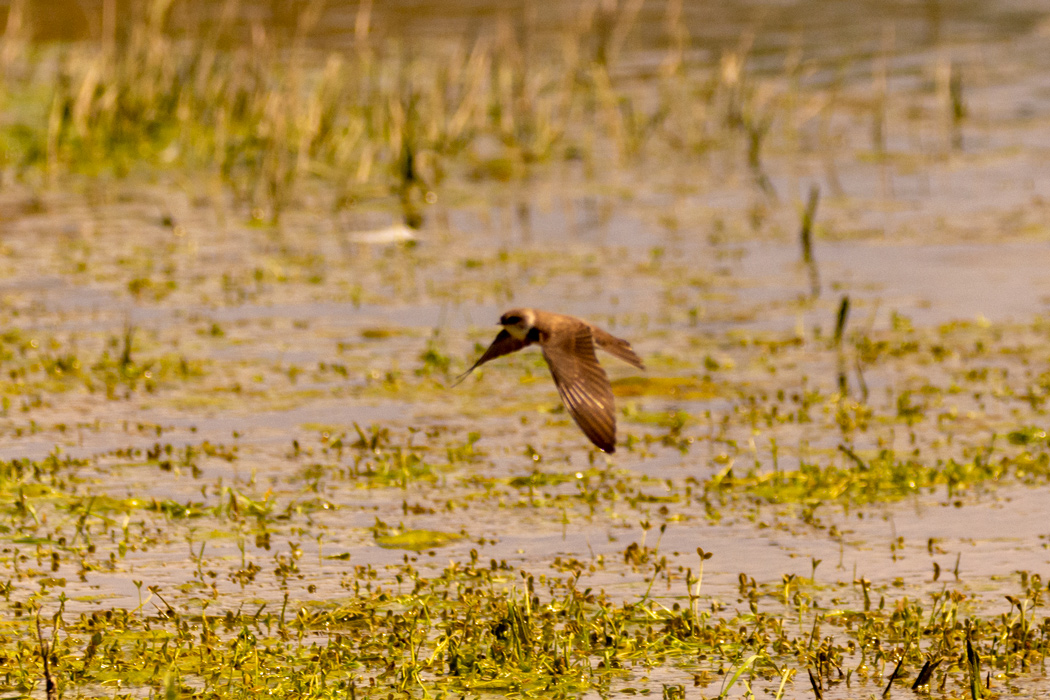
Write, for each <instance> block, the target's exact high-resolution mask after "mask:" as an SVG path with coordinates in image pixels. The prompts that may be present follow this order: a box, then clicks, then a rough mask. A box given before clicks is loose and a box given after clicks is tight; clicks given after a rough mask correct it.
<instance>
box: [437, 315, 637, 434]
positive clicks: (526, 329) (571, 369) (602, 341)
mask: <svg viewBox="0 0 1050 700" xmlns="http://www.w3.org/2000/svg"><path fill="white" fill-rule="evenodd" d="M499 325H501V326H503V330H501V331H500V332H499V334H498V335H496V339H495V340H493V341H492V345H490V346H489V349H488V350H486V351H485V353H484V354H483V355H482V356H481V357H480V358H479V359H478V361H477V362H475V363H474V365H473V366H472V367H471V368H470V369H468V370H467V371H466V372H464V373H463V374H462V375H461V376H460V377H459V378H458V379H457V380H456V384H459V383H460V382H461V381H463V380H464V379H466V377H467V375H468V374H470V373H471V372H473V371H474V370H475V369H476V368H478V367H479V366H481V365H483V364H485V363H486V362H488V361H489V360H494V359H496V358H497V357H502V356H503V355H509V354H510V353H512V352H514V351H516V350H521V349H522V348H524V347H527V346H529V345H533V344H535V343H539V346H540V349H541V350H543V359H545V360H546V361H547V366H548V367H550V370H551V375H552V376H553V377H554V386H556V387H558V393H559V394H561V400H562V401H563V402H564V403H565V407H566V408H567V409H569V413H570V414H571V415H572V418H573V420H575V421H576V425H578V426H580V429H581V430H582V431H583V434H584V435H586V436H587V437H588V438H590V440H591V442H593V443H594V444H595V445H596V446H597V447H598V449H600V450H602V451H603V452H609V453H612V452H615V451H616V407H615V406H614V405H613V393H612V386H611V385H610V384H609V378H608V377H607V376H605V370H603V369H602V366H601V365H599V364H598V358H597V357H596V356H595V354H594V348H595V346H597V347H599V348H601V349H602V350H604V351H605V352H607V353H609V354H610V355H615V356H616V357H618V358H620V359H621V360H623V361H624V362H627V363H629V364H631V365H634V366H635V367H637V368H638V369H645V365H643V364H642V361H641V359H639V357H638V355H636V354H635V353H634V350H632V349H631V344H630V343H628V342H627V341H626V340H621V339H620V338H617V337H615V336H613V335H610V334H609V333H606V332H605V331H603V330H602V329H601V328H598V327H596V326H592V325H591V324H589V323H587V322H586V321H583V320H581V319H578V318H575V317H574V316H565V315H563V314H556V313H551V312H550V311H540V310H538V309H511V310H510V311H508V312H507V313H505V314H503V316H501V317H500V320H499ZM453 386H455V385H453Z"/></svg>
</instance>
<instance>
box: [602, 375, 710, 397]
mask: <svg viewBox="0 0 1050 700" xmlns="http://www.w3.org/2000/svg"><path fill="white" fill-rule="evenodd" d="M612 387H613V393H614V394H615V395H616V396H619V397H623V398H633V397H640V396H652V397H666V398H671V399H680V400H683V401H689V400H693V401H697V400H705V399H713V398H716V397H724V396H726V395H727V390H726V388H725V387H723V386H720V385H718V384H716V383H715V382H714V381H712V380H711V379H710V378H709V377H702V378H700V377H649V376H645V377H626V378H623V379H615V380H613V381H612Z"/></svg>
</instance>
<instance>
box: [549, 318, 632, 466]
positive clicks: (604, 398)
mask: <svg viewBox="0 0 1050 700" xmlns="http://www.w3.org/2000/svg"><path fill="white" fill-rule="evenodd" d="M543 357H544V359H545V360H547V365H548V366H549V367H550V368H551V375H553V376H554V385H555V386H556V387H558V393H559V394H561V400H562V401H563V402H565V407H566V408H567V409H569V413H570V414H571V415H572V417H573V420H575V421H576V424H577V425H578V426H580V429H581V430H582V431H583V434H584V435H586V436H587V437H588V438H590V440H591V442H593V443H594V444H595V445H596V446H597V447H598V449H600V450H602V451H603V452H609V453H612V452H615V451H616V409H615V406H614V405H613V394H612V387H611V386H609V378H608V377H606V376H605V370H603V369H602V366H601V365H599V364H598V358H597V357H595V355H594V339H593V337H592V335H591V329H590V328H588V327H587V326H585V325H581V326H580V328H579V330H577V331H575V332H574V333H566V334H564V335H562V334H556V336H555V337H550V338H549V339H548V340H547V342H545V343H543Z"/></svg>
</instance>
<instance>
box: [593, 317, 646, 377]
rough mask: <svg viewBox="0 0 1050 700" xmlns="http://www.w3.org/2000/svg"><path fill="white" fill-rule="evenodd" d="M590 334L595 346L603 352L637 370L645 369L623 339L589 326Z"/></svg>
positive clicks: (629, 345)
mask: <svg viewBox="0 0 1050 700" xmlns="http://www.w3.org/2000/svg"><path fill="white" fill-rule="evenodd" d="M591 334H592V335H593V336H594V342H595V344H596V345H597V346H598V347H599V348H601V349H602V350H604V351H605V352H607V353H609V354H610V355H613V356H614V357H618V358H620V359H621V360H623V361H624V362H626V363H628V364H631V365H634V366H635V367H637V368H638V369H645V365H644V364H642V358H640V357H638V355H636V354H635V352H634V350H633V349H632V348H631V344H630V343H628V342H627V341H626V340H624V339H623V338H617V337H616V336H615V335H612V334H610V333H606V332H605V331H603V330H602V329H601V328H595V327H594V326H591Z"/></svg>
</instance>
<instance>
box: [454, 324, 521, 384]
mask: <svg viewBox="0 0 1050 700" xmlns="http://www.w3.org/2000/svg"><path fill="white" fill-rule="evenodd" d="M526 345H528V343H527V342H526V341H524V340H518V339H517V338H515V337H514V336H512V335H511V334H510V333H508V332H507V331H506V330H502V331H500V332H499V333H498V334H496V339H495V340H493V341H492V345H489V349H488V350H486V351H485V353H484V354H483V355H482V356H481V357H479V358H478V361H477V362H475V363H474V364H473V365H471V367H470V369H468V370H467V371H466V372H464V373H463V374H461V375H459V376H458V377H456V381H455V382H454V383H453V384H452V386H456V384H459V383H460V382H462V381H463V380H464V379H466V378H467V375H468V374H470V373H471V372H473V371H474V370H475V369H477V368H478V367H480V366H481V365H483V364H485V363H486V362H488V361H489V360H495V359H496V358H497V357H503V356H504V355H509V354H510V353H512V352H514V351H516V350H521V349H522V348H523V347H525V346H526Z"/></svg>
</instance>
